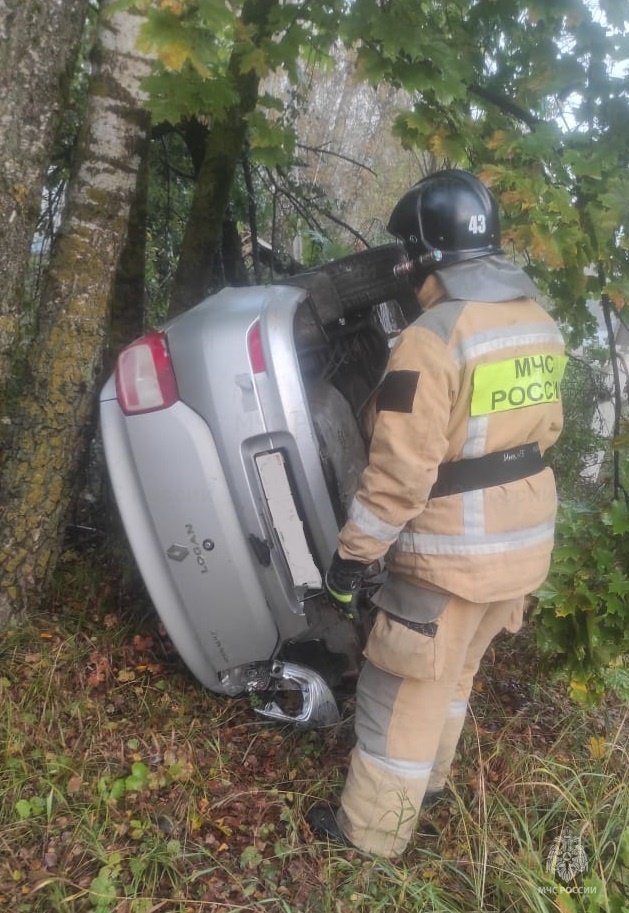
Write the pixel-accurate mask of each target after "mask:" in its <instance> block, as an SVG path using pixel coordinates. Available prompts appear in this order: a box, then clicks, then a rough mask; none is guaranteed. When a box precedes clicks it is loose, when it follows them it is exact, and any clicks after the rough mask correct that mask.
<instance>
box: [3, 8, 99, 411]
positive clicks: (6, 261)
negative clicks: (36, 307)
mask: <svg viewBox="0 0 629 913" xmlns="http://www.w3.org/2000/svg"><path fill="white" fill-rule="evenodd" d="M87 7H88V0H47V2H45V3H43V2H42V0H0V43H1V45H2V51H1V54H0V97H1V98H2V109H1V111H0V225H1V226H2V239H1V241H0V282H1V283H2V295H1V296H0V403H3V402H4V394H5V393H6V383H7V380H8V378H9V376H10V372H11V364H12V360H13V358H12V353H13V351H14V347H15V343H16V341H17V339H18V335H19V328H20V291H21V286H22V283H23V280H24V276H25V273H26V270H27V268H28V263H29V253H30V248H31V244H32V240H33V234H34V232H35V226H36V223H37V218H38V216H39V210H40V203H41V196H42V188H43V184H44V177H45V174H46V168H47V166H48V163H49V160H50V154H51V149H52V145H53V139H54V135H55V132H56V129H57V126H58V123H59V118H60V113H61V110H62V106H63V102H64V98H65V94H66V91H65V90H66V89H67V86H68V84H69V81H70V76H71V73H72V70H73V68H74V63H75V60H76V54H77V49H78V46H79V39H80V36H81V32H82V30H83V24H84V21H85V16H86V11H87ZM5 409H6V406H5V405H2V406H0V413H1V414H0V418H4V419H5V420H6V415H5Z"/></svg>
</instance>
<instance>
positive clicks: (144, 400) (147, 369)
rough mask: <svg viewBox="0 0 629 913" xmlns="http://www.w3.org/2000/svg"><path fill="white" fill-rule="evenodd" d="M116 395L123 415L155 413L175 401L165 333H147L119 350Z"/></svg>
mask: <svg viewBox="0 0 629 913" xmlns="http://www.w3.org/2000/svg"><path fill="white" fill-rule="evenodd" d="M116 396H117V397H118V402H119V403H120V408H121V409H122V411H123V412H124V413H125V415H137V414H139V413H141V412H155V411H156V410H157V409H166V408H167V407H168V406H172V405H173V403H175V402H177V400H178V399H179V394H178V393H177V382H176V380H175V374H174V372H173V366H172V362H171V360H170V354H169V352H168V346H167V344H166V335H165V333H160V332H157V331H154V332H152V333H147V334H146V336H142V337H141V338H140V339H137V340H136V341H135V342H132V343H131V345H130V346H127V348H126V349H123V350H122V352H121V353H120V355H119V356H118V363H117V365H116Z"/></svg>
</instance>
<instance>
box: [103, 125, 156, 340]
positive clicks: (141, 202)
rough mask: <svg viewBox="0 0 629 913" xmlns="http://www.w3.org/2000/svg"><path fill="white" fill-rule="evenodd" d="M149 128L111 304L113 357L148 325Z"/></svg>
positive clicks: (142, 151)
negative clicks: (145, 308)
mask: <svg viewBox="0 0 629 913" xmlns="http://www.w3.org/2000/svg"><path fill="white" fill-rule="evenodd" d="M148 125H149V118H148V114H147V115H146V130H147V141H146V142H145V143H143V144H142V149H141V150H139V151H140V168H139V170H138V178H137V186H136V192H135V196H134V198H133V203H132V205H131V210H130V212H129V224H128V230H127V239H126V242H125V245H124V247H123V249H122V253H121V254H120V260H119V262H118V272H117V273H116V281H115V284H114V289H113V294H112V301H111V334H110V339H109V350H110V353H111V354H112V355H116V354H117V353H118V351H119V350H120V349H121V348H122V347H123V346H125V345H127V343H129V342H131V341H132V340H133V339H136V338H137V337H138V336H141V335H142V333H143V332H144V324H145V313H144V305H145V298H146V296H145V283H146V269H145V261H146V235H147V222H146V220H147V209H148V187H149V163H148V151H149V150H148Z"/></svg>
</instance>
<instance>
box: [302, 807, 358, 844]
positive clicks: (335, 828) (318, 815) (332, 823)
mask: <svg viewBox="0 0 629 913" xmlns="http://www.w3.org/2000/svg"><path fill="white" fill-rule="evenodd" d="M306 821H307V822H308V824H309V825H310V830H311V831H312V833H313V834H314V835H315V837H319V838H320V839H321V840H329V841H330V843H336V844H338V845H339V846H344V847H347V848H348V849H355V847H354V844H353V843H352V842H351V841H350V840H349V839H348V838H347V837H346V836H345V834H344V833H343V831H342V830H341V828H340V826H339V823H338V821H337V820H336V811H335V809H333V808H332V807H331V806H329V805H327V804H325V803H324V802H319V803H317V804H316V805H313V806H312V808H311V809H310V810H309V811H308V813H307V814H306Z"/></svg>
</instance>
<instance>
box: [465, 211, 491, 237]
mask: <svg viewBox="0 0 629 913" xmlns="http://www.w3.org/2000/svg"><path fill="white" fill-rule="evenodd" d="M467 230H468V231H469V232H471V234H473V235H484V234H485V232H486V231H487V221H486V219H485V216H484V214H483V213H482V212H481V213H479V214H478V215H476V216H470V224H469V225H468V226H467Z"/></svg>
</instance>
